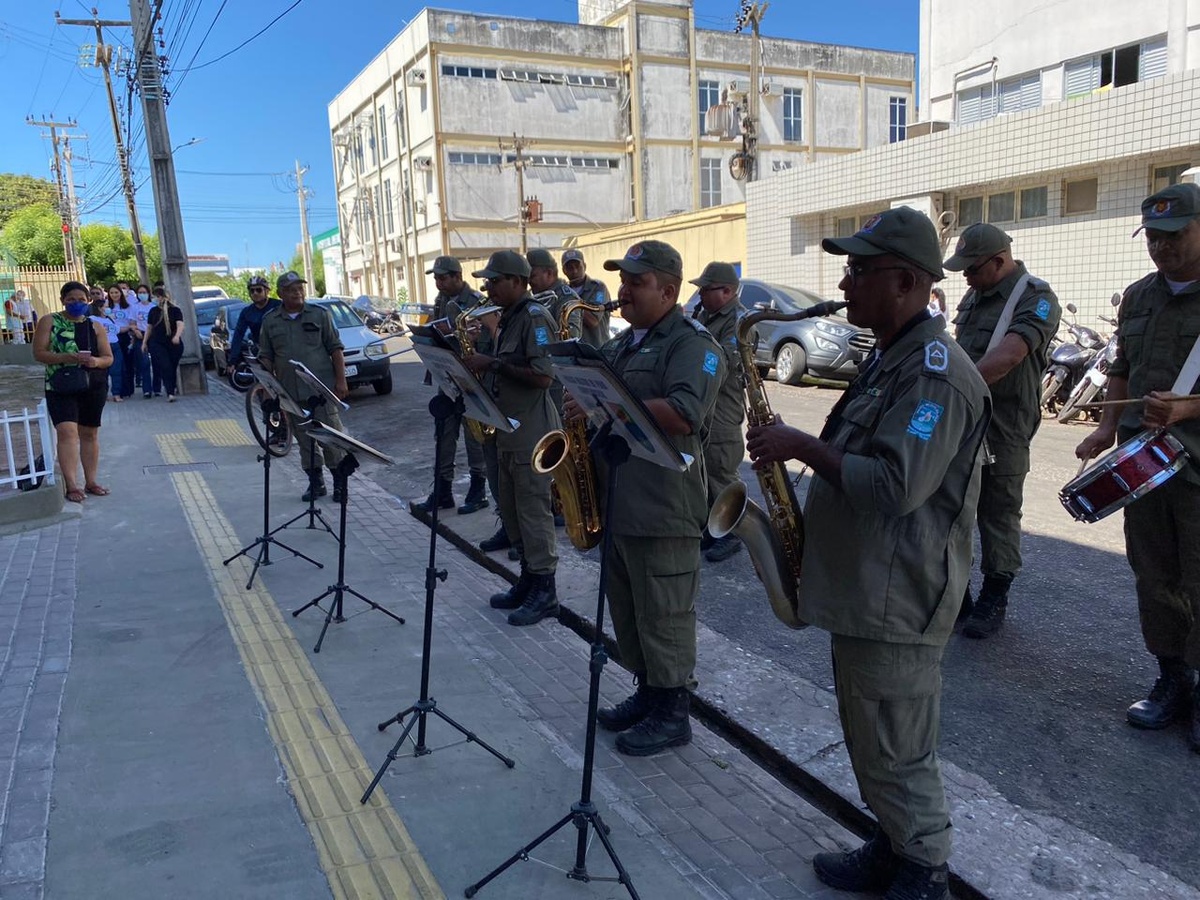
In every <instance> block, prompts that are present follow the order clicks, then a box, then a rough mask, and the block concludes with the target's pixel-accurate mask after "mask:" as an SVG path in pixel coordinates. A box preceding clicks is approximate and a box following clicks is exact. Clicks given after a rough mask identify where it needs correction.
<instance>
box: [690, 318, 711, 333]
mask: <svg viewBox="0 0 1200 900" xmlns="http://www.w3.org/2000/svg"><path fill="white" fill-rule="evenodd" d="M683 321H685V322H687V323H688V324H689V325H691V326H692V328H693V330H695V331H698V332H700V333H701V334H708V336H709V337H712V335H711V334H709V333H708V329H707V328H705V327H704V326H703V325H701V324H700V320H699V319H693V318H691V317H689V316H684V317H683Z"/></svg>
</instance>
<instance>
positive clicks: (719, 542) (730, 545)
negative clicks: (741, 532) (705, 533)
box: [704, 534, 742, 562]
mask: <svg viewBox="0 0 1200 900" xmlns="http://www.w3.org/2000/svg"><path fill="white" fill-rule="evenodd" d="M741 549H742V539H741V538H739V537H737V536H736V535H733V534H727V535H725V536H724V537H719V538H717V539H715V540H714V541H713V542H712V546H711V547H709V548H708V549H707V550H705V551H704V558H705V559H707V560H708V561H709V562H722V561H723V560H726V559H729V557H731V556H733V554H735V553H737V552H738V551H739V550H741Z"/></svg>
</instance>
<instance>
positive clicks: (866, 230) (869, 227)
mask: <svg viewBox="0 0 1200 900" xmlns="http://www.w3.org/2000/svg"><path fill="white" fill-rule="evenodd" d="M882 221H883V216H871V218H869V219H867V221H865V222H863V224H862V228H860V229H858V233H859V234H870V233H871V232H872V231H874V230H875V226H876V225H878V224H879V223H880V222H882Z"/></svg>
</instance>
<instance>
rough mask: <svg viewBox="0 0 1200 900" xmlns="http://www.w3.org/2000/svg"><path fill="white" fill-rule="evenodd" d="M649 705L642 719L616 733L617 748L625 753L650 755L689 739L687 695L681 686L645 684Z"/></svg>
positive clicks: (690, 732)
mask: <svg viewBox="0 0 1200 900" xmlns="http://www.w3.org/2000/svg"><path fill="white" fill-rule="evenodd" d="M646 690H648V691H649V692H650V700H651V703H653V704H654V705H653V708H652V709H651V710H650V712H649V713H648V714H647V715H646V717H645V718H643V719H642V721H640V722H638V723H637V724H636V725H634V726H633V727H632V728H630V729H629V730H628V731H623V732H621V733H620V734H619V735H617V749H618V750H619V751H620V752H622V753H624V754H625V755H626V756H650V755H652V754H654V753H658V752H659V751H660V750H666V749H667V748H668V747H679V746H682V745H683V744H687V743H690V742H691V740H692V723H691V721H690V720H689V719H688V701H689V700H690V698H691V694H689V693H688V689H687V688H685V687H678V688H654V687H647V688H646Z"/></svg>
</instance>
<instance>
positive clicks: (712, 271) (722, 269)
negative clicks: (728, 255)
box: [689, 262, 741, 287]
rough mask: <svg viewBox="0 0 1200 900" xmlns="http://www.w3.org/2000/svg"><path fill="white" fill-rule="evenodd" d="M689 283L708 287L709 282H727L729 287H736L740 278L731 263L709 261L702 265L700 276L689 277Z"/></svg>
mask: <svg viewBox="0 0 1200 900" xmlns="http://www.w3.org/2000/svg"><path fill="white" fill-rule="evenodd" d="M689 283H690V284H694V285H695V286H696V287H708V286H709V285H710V284H728V285H730V286H731V287H737V286H738V285H739V284H740V283H741V279H740V278H738V273H737V270H736V269H734V267H733V263H726V262H710V263H709V264H708V265H707V266H705V267H704V271H703V272H701V273H700V277H699V278H693V279H691V280H690V282H689Z"/></svg>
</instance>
